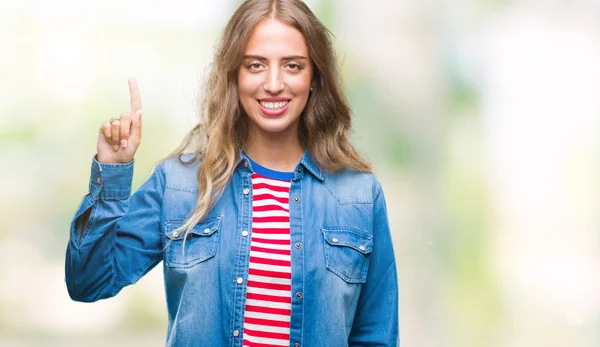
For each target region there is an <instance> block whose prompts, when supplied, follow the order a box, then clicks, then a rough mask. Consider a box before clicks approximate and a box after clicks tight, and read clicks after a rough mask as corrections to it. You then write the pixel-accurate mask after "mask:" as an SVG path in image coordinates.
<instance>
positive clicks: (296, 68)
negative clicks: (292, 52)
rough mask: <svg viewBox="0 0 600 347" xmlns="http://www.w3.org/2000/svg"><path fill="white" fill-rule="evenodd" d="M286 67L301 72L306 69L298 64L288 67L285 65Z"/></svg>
mask: <svg viewBox="0 0 600 347" xmlns="http://www.w3.org/2000/svg"><path fill="white" fill-rule="evenodd" d="M285 67H287V68H288V69H290V70H292V71H300V70H302V69H303V68H304V67H303V66H302V65H300V64H298V63H294V62H292V63H288V64H287V65H285Z"/></svg>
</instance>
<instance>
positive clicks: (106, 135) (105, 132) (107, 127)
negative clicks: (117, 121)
mask: <svg viewBox="0 0 600 347" xmlns="http://www.w3.org/2000/svg"><path fill="white" fill-rule="evenodd" d="M100 130H101V132H100V134H102V135H104V138H106V140H107V141H108V143H110V144H111V145H112V143H111V142H112V139H111V136H110V122H108V121H107V122H104V123H102V125H101V126H100Z"/></svg>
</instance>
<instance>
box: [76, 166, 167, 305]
mask: <svg viewBox="0 0 600 347" xmlns="http://www.w3.org/2000/svg"><path fill="white" fill-rule="evenodd" d="M133 165H134V160H132V161H131V162H129V163H126V164H103V163H99V162H98V161H97V160H96V158H95V157H94V159H93V161H92V168H91V177H90V184H89V193H88V194H87V195H86V196H85V197H84V198H83V201H82V202H81V204H80V206H79V208H78V209H77V211H76V213H75V216H74V217H73V220H72V222H71V226H70V239H69V243H68V245H67V251H66V257H65V281H66V284H67V290H68V292H69V296H70V297H71V298H72V299H73V300H76V301H83V302H92V301H96V300H99V299H104V298H109V297H112V296H115V295H116V294H117V293H118V292H119V291H120V290H121V289H122V288H123V287H125V286H127V285H129V284H132V283H135V282H137V280H139V279H140V278H141V277H142V276H143V275H145V274H146V273H147V272H148V271H150V270H151V269H152V268H153V267H154V266H156V264H158V263H159V262H160V260H161V259H162V249H161V245H162V240H161V232H160V231H161V224H160V223H161V207H162V198H163V194H164V181H165V178H164V174H163V171H162V163H161V164H158V165H157V166H156V168H155V170H154V172H153V173H152V175H151V176H150V178H148V180H147V181H146V182H145V183H144V184H143V185H142V186H141V187H140V188H139V189H138V191H136V192H135V193H134V194H133V195H132V196H130V194H131V183H132V179H133ZM88 209H91V210H90V213H89V219H88V221H87V225H86V228H85V230H83V232H82V231H81V226H82V218H81V217H82V216H83V214H84V213H85V212H86V211H87V210H88Z"/></svg>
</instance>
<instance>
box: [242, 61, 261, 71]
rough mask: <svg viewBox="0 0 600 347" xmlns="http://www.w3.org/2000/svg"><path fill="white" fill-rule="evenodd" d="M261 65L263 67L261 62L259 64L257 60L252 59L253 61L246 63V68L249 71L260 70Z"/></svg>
mask: <svg viewBox="0 0 600 347" xmlns="http://www.w3.org/2000/svg"><path fill="white" fill-rule="evenodd" d="M262 67H263V64H261V63H259V62H257V61H254V62H252V63H250V64H248V65H246V68H247V69H248V70H250V71H260V70H261V69H262Z"/></svg>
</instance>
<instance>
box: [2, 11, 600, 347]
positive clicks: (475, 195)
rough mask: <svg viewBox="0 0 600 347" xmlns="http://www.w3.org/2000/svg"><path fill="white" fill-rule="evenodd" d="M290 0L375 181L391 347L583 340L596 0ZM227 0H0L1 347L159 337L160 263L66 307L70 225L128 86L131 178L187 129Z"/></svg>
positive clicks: (589, 257)
mask: <svg viewBox="0 0 600 347" xmlns="http://www.w3.org/2000/svg"><path fill="white" fill-rule="evenodd" d="M306 2H307V3H308V4H309V5H310V6H311V8H312V9H313V10H314V12H315V13H316V14H317V16H318V17H319V18H320V19H321V20H322V21H323V22H324V23H325V24H326V25H327V26H328V28H329V29H330V30H331V31H332V32H333V33H334V34H335V44H336V49H337V51H338V55H339V60H340V65H341V67H342V70H341V71H342V72H343V79H344V85H345V88H346V91H347V93H348V96H349V98H350V100H351V103H352V107H353V110H354V114H355V117H354V133H353V140H354V143H355V144H356V146H357V147H358V148H359V149H360V150H361V151H362V153H364V154H365V155H366V156H368V157H369V158H371V160H372V161H373V164H374V166H375V168H376V174H377V175H378V177H379V178H380V180H381V182H382V184H383V186H384V190H385V192H386V199H387V203H388V210H389V213H390V224H391V227H392V232H393V239H394V243H395V250H396V257H397V263H398V275H399V288H400V320H401V322H400V327H401V345H402V346H404V347H439V346H443V347H446V346H447V347H482V346H485V347H487V346H490V347H504V346H511V347H531V346H544V347H559V346H560V347H563V346H569V347H570V346H578V347H596V346H599V345H600V333H599V331H600V330H599V328H600V325H599V323H600V295H599V294H600V276H599V273H600V271H599V270H600V237H599V233H598V230H599V226H600V213H599V211H600V209H599V207H600V184H599V179H600V136H598V135H599V132H598V130H599V129H600V63H599V62H600V3H599V2H598V1H597V0H587V1H586V0H581V1H566V0H555V1H547V2H541V1H533V0H531V1H513V0H481V1H472V0H471V1H446V2H439V1H392V0H375V1H359V0H346V1H344V0H337V1H333V0H331V1H330V0H312V1H306ZM238 4H239V1H233V0H219V1H191V0H181V1H175V2H173V1H171V2H143V1H140V0H131V1H116V0H105V1H102V2H100V1H96V2H91V1H85V2H80V1H75V0H61V1H53V2H42V1H33V0H25V1H0V192H1V193H0V217H1V218H0V345H2V346H106V345H111V346H134V345H140V346H162V345H164V338H165V333H166V326H167V320H166V307H165V299H164V287H163V283H162V268H161V266H158V267H157V268H156V269H154V270H153V271H152V272H151V273H149V274H148V275H147V276H145V277H144V278H143V279H142V280H140V282H138V283H137V284H136V285H134V286H131V287H128V288H126V289H124V290H123V291H122V292H121V293H120V294H119V295H118V296H117V297H115V298H112V299H109V300H103V301H100V302H96V303H94V304H83V303H76V302H72V301H71V300H70V299H69V297H68V294H67V291H66V287H65V285H64V270H63V264H64V252H65V247H66V244H67V240H68V231H69V223H70V221H71V218H72V216H73V213H74V212H75V210H76V208H77V206H78V205H79V203H80V201H81V199H82V198H83V196H84V195H85V194H86V193H87V187H88V180H89V170H90V164H91V159H92V157H93V155H94V154H95V146H96V139H97V131H98V127H99V126H100V124H101V123H102V122H104V121H106V120H108V119H110V118H111V117H117V116H118V115H119V114H120V113H121V112H126V111H128V110H129V103H128V90H127V78H128V77H130V76H134V77H136V78H137V80H138V83H139V85H140V90H141V95H142V99H143V105H144V106H143V108H144V136H143V139H142V145H141V147H140V149H139V152H138V154H137V156H136V168H135V178H134V189H137V187H139V186H140V185H141V184H142V183H143V182H144V181H145V179H146V178H147V177H148V175H149V173H150V170H151V168H152V166H153V165H154V164H155V163H156V161H157V160H159V159H160V158H161V157H163V156H164V155H166V154H167V153H169V152H170V151H171V150H172V149H173V148H174V147H175V146H176V145H177V144H178V143H179V141H180V139H181V138H182V136H183V135H184V134H185V133H186V131H187V130H188V129H189V128H190V127H191V126H193V125H194V124H195V122H196V112H197V109H198V106H197V99H198V95H199V91H200V90H201V87H202V83H203V80H204V78H205V75H206V69H207V66H208V64H209V63H210V59H211V55H212V52H213V48H214V45H215V40H216V38H217V36H218V34H219V32H220V31H221V30H222V28H223V27H224V26H225V23H226V22H227V20H228V19H229V17H230V16H231V14H232V13H233V11H234V10H235V8H236V7H237V5H238ZM310 347H312V346H310Z"/></svg>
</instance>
